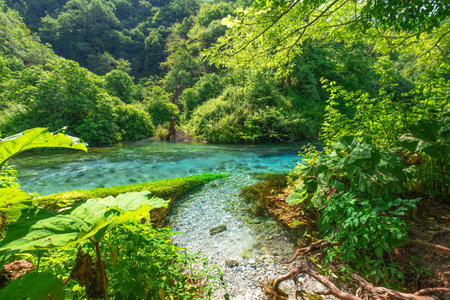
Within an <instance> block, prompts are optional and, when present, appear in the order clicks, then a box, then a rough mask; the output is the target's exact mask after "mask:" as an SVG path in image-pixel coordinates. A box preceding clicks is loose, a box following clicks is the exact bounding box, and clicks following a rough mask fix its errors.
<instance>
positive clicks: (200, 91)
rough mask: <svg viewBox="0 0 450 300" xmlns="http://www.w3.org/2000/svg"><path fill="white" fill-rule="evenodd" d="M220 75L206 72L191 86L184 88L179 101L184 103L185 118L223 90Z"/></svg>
mask: <svg viewBox="0 0 450 300" xmlns="http://www.w3.org/2000/svg"><path fill="white" fill-rule="evenodd" d="M219 79H220V78H219V76H217V75H215V74H206V75H204V76H202V77H201V78H200V79H199V80H198V81H197V82H196V83H195V84H194V86H193V87H191V88H187V89H185V90H183V92H182V93H181V95H180V98H179V102H180V103H181V104H183V110H184V115H183V117H184V118H185V119H189V118H190V117H191V114H192V111H193V110H194V109H195V108H196V107H197V106H199V105H201V104H202V103H203V102H205V101H207V100H208V99H212V98H215V97H217V96H218V95H219V93H220V92H221V84H220V80H219Z"/></svg>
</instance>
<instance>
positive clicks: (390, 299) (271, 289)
mask: <svg viewBox="0 0 450 300" xmlns="http://www.w3.org/2000/svg"><path fill="white" fill-rule="evenodd" d="M300 274H308V275H309V276H311V277H313V278H314V279H315V280H317V281H318V282H320V283H321V284H323V285H324V286H325V287H326V288H327V289H328V290H327V291H326V292H325V293H322V295H333V296H335V297H336V298H338V299H341V300H364V299H382V300H434V298H432V297H429V296H424V295H426V294H430V293H435V292H447V293H450V288H446V287H438V288H426V289H422V290H420V291H417V292H416V293H414V294H408V293H401V292H398V291H394V290H391V289H387V288H385V287H375V286H374V285H373V284H371V283H370V282H368V281H366V280H365V279H363V278H362V277H360V276H359V275H356V274H353V275H352V276H353V278H354V279H355V280H356V281H358V282H359V284H360V286H361V288H362V290H364V291H365V295H366V297H364V298H361V297H358V296H355V295H353V294H349V293H346V292H343V291H341V290H340V289H338V288H337V287H336V286H335V285H334V284H333V283H332V282H331V281H329V280H328V279H327V278H326V277H325V276H323V275H321V274H319V273H317V272H316V271H315V270H314V269H313V268H312V267H311V265H310V264H309V262H306V264H304V265H301V266H298V267H296V268H294V269H292V270H291V271H290V272H289V273H287V274H285V275H282V276H280V277H278V278H276V279H275V280H274V282H273V284H271V286H269V284H268V283H267V282H264V283H263V290H264V291H265V292H266V293H267V294H268V295H270V296H272V299H273V300H276V299H279V298H280V297H286V296H287V295H286V293H285V292H283V291H281V290H280V283H281V282H283V281H286V280H289V279H295V277H296V276H298V275H300ZM358 294H360V293H358Z"/></svg>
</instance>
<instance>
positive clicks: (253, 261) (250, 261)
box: [248, 258, 256, 265]
mask: <svg viewBox="0 0 450 300" xmlns="http://www.w3.org/2000/svg"><path fill="white" fill-rule="evenodd" d="M248 264H249V265H254V264H256V261H255V260H254V259H253V258H250V259H249V260H248Z"/></svg>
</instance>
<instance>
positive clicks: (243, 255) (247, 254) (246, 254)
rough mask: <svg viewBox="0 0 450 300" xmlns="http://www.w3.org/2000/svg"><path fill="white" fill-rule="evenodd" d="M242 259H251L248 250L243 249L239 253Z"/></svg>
mask: <svg viewBox="0 0 450 300" xmlns="http://www.w3.org/2000/svg"><path fill="white" fill-rule="evenodd" d="M241 256H242V258H245V259H249V258H250V257H252V254H251V253H250V251H248V249H244V250H243V251H242V253H241Z"/></svg>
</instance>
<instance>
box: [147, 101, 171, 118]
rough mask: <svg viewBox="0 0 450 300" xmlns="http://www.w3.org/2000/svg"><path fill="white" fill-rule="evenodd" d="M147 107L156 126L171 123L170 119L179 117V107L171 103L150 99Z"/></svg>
mask: <svg viewBox="0 0 450 300" xmlns="http://www.w3.org/2000/svg"><path fill="white" fill-rule="evenodd" d="M146 107H147V111H148V113H149V114H150V115H151V117H152V120H153V122H154V123H155V124H164V123H166V122H169V121H170V117H176V116H177V115H178V107H177V106H176V105H175V104H173V103H171V102H169V101H164V100H160V99H149V100H148V102H147V103H146Z"/></svg>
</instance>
